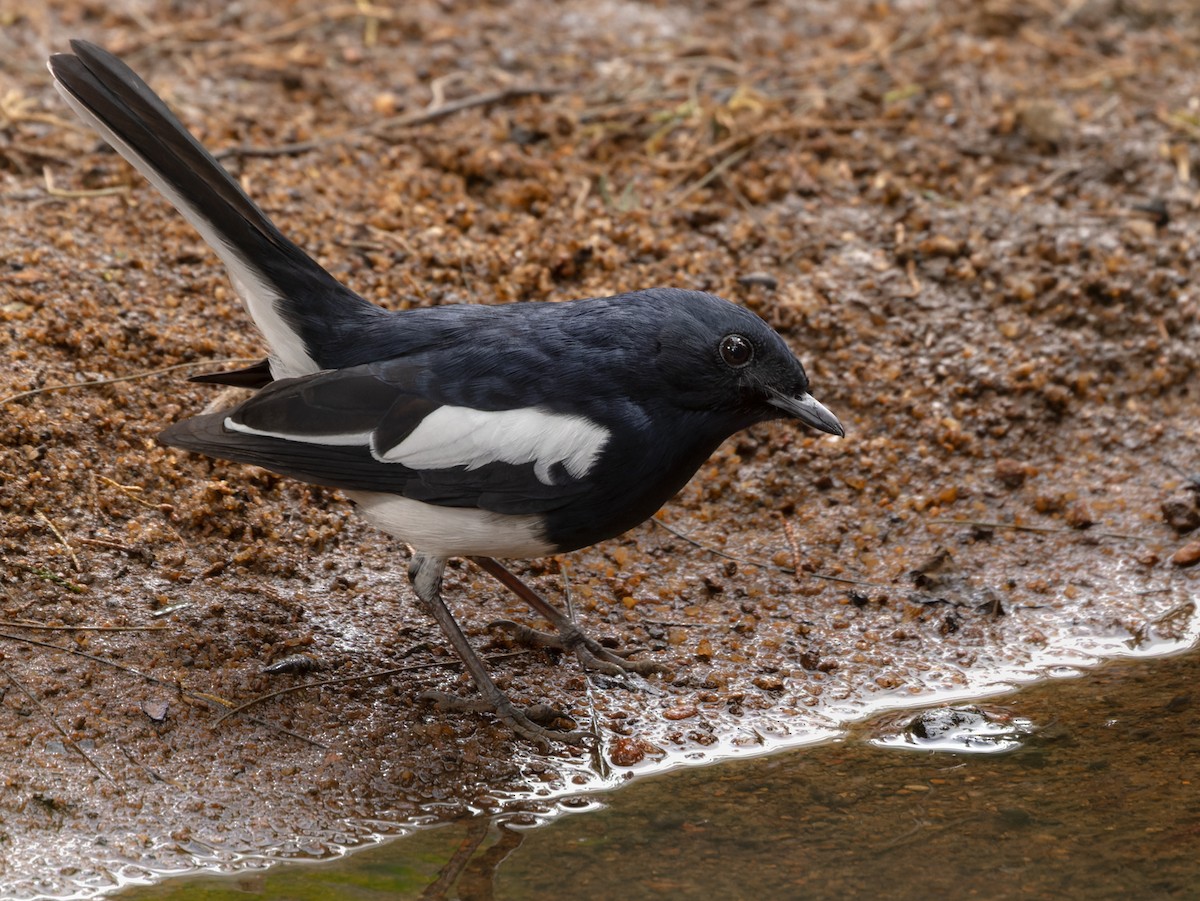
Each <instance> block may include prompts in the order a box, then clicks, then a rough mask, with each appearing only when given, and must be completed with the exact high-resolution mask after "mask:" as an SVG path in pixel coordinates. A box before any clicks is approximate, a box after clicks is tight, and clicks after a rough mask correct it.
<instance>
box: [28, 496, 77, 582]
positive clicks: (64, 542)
mask: <svg viewBox="0 0 1200 901" xmlns="http://www.w3.org/2000/svg"><path fill="white" fill-rule="evenodd" d="M37 515H38V519H40V520H41V521H42V522H44V523H45V524H46V526H47V527H48V528H49V529H50V531H51V532H53V533H54V537H55V538H57V539H58V540H59V543H60V544H62V546H63V547H65V548H66V549H67V553H68V554H70V556H71V562H72V563H73V564H74V565H75V572H82V571H83V567H82V566H80V565H79V558H78V557H76V556H75V549H74V548H73V547H71V545H70V543H69V542H68V541H67V539H66V538H64V537H63V533H62V532H60V531H58V526H56V525H55V524H54V523H52V522H51V521H50V517H49V516H47V515H46V514H45V513H43V512H42V511H41V510H38V511H37Z"/></svg>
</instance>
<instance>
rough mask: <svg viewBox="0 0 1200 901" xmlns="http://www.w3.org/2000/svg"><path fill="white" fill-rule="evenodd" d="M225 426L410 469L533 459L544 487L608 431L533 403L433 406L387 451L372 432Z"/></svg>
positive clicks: (586, 459)
mask: <svg viewBox="0 0 1200 901" xmlns="http://www.w3.org/2000/svg"><path fill="white" fill-rule="evenodd" d="M225 428H227V429H229V431H231V432H241V433H242V434H243V435H258V436H261V437H263V438H278V439H280V440H281V441H297V442H300V443H301V444H317V445H321V444H323V445H326V446H328V447H366V448H369V449H370V451H371V456H373V457H374V458H375V459H376V460H378V461H379V462H380V463H399V464H401V465H402V466H407V467H409V468H410V469H450V468H451V467H454V466H464V467H466V468H467V469H468V470H471V469H479V468H480V467H481V466H486V465H487V464H489V463H511V464H512V465H514V466H520V465H521V464H522V463H532V464H533V473H534V475H536V476H537V478H538V481H539V482H541V483H542V484H543V485H553V484H554V475H553V473H552V472H551V471H550V469H551V467H552V466H554V464H555V463H561V464H562V465H563V466H564V467H565V468H566V470H567V472H568V473H569V474H570V475H571V477H572V478H576V479H582V478H583V477H584V476H585V475H587V474H588V472H589V471H590V470H591V468H592V466H593V464H595V462H596V459H597V458H598V457H599V456H600V452H601V451H602V450H604V445H605V444H606V443H607V442H608V437H609V431H608V429H606V428H605V427H604V426H602V425H597V424H596V423H594V422H592V421H591V420H590V419H588V418H587V417H585V416H571V415H568V414H565V413H550V412H547V411H546V410H539V409H537V408H536V407H525V408H523V409H520V410H495V411H489V410H475V409H473V408H471V407H454V406H445V407H438V408H437V409H436V410H434V411H433V412H432V413H430V414H429V415H428V416H426V417H425V418H424V419H422V420H421V422H420V424H418V425H417V427H416V428H415V429H413V430H412V432H410V433H409V435H408V437H407V438H405V439H404V440H403V441H401V442H400V443H399V444H397V445H396V446H395V447H392V448H390V449H387V450H383V451H381V450H380V449H379V448H378V447H376V446H375V442H374V441H373V433H372V432H370V431H367V432H343V433H340V434H324V435H319V434H303V433H292V432H276V431H270V430H268V429H256V428H254V427H253V426H249V425H246V423H244V422H237V421H236V420H235V419H234V418H233V417H232V416H226V417H225Z"/></svg>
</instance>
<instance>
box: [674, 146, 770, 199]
mask: <svg viewBox="0 0 1200 901" xmlns="http://www.w3.org/2000/svg"><path fill="white" fill-rule="evenodd" d="M757 146H758V141H757V140H755V141H751V142H750V143H749V144H748V145H746V146H745V147H743V148H742V149H741V150H735V151H734V152H733V153H731V154H729V156H727V157H725V158H724V159H722V160H721V161H720V162H719V163H717V164H716V165H715V166H713V167H712V168H711V169H709V170H708V172H706V173H705V174H704V176H703V177H701V178H698V179H697V180H696V181H694V182H692V183H691V184H690V185H688V187H687V188H685V189H683V190H681V191H679V192H677V193H676V194H674V195H673V196H672V197H669V198H668V199H667V202H666V203H665V204H664V205H663V209H668V210H669V209H673V208H674V207H676V206H678V205H679V204H681V203H683V201H685V200H686V199H687V198H689V197H691V196H692V195H693V194H695V193H696V192H697V191H699V190H700V189H701V188H703V187H704V186H705V185H707V184H708V183H709V182H710V181H712V180H713V179H715V178H717V177H719V176H720V175H721V173H723V172H724V171H725V170H726V169H729V168H730V167H732V166H735V165H737V164H738V163H740V162H741V161H742V160H743V159H745V158H746V157H747V156H749V154H750V152H751V151H752V150H754V148H755V147H757Z"/></svg>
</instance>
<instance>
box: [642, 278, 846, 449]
mask: <svg viewBox="0 0 1200 901" xmlns="http://www.w3.org/2000/svg"><path fill="white" fill-rule="evenodd" d="M669 294H670V295H671V296H670V297H669V302H670V307H671V313H670V315H668V316H666V317H665V318H663V319H662V320H660V323H661V325H660V328H659V330H658V333H657V335H656V339H655V340H656V346H655V350H656V359H657V366H658V370H659V373H660V375H661V376H662V377H663V378H664V379H665V380H666V381H667V382H668V383H669V384H670V385H671V386H672V388H673V389H674V390H673V392H672V396H673V398H674V400H675V401H676V402H677V403H679V404H682V405H683V406H686V407H688V408H690V409H695V410H711V411H714V412H721V413H727V414H729V415H731V416H733V417H735V418H736V419H738V420H739V425H738V427H739V428H740V427H741V426H742V425H750V424H752V423H754V422H762V421H764V420H768V419H779V418H784V417H788V418H793V419H798V420H800V422H802V423H804V424H805V425H807V426H811V427H812V428H814V429H817V430H819V431H822V432H828V433H829V434H831V435H838V436H839V437H840V436H843V435H845V430H844V429H843V428H842V424H841V423H840V422H838V419H837V417H836V416H834V415H833V414H832V413H831V412H830V411H829V410H828V409H826V408H825V406H824V405H823V404H821V403H820V402H819V401H817V399H816V398H814V397H813V396H812V395H811V394H810V393H809V385H808V376H807V374H806V373H805V372H804V366H803V365H802V364H801V363H800V361H799V360H798V359H796V356H795V354H793V353H792V351H791V349H790V348H789V347H788V346H787V344H786V343H784V340H783V339H782V338H781V337H780V336H779V333H778V332H776V331H775V330H774V329H772V328H771V327H770V326H769V325H767V323H766V322H764V321H763V320H762V319H761V318H760V317H758V316H756V315H754V314H753V313H751V312H750V311H749V310H746V309H744V308H742V307H739V306H737V305H736V304H733V303H730V302H729V301H726V300H722V299H721V298H719V297H714V296H713V295H711V294H703V293H700V292H695V291H671V292H669ZM664 300H668V298H667V297H664Z"/></svg>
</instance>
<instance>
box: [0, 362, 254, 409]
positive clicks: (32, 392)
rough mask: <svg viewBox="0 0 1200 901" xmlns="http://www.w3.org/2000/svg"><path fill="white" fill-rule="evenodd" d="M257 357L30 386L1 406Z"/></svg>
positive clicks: (177, 365)
mask: <svg viewBox="0 0 1200 901" xmlns="http://www.w3.org/2000/svg"><path fill="white" fill-rule="evenodd" d="M257 362H258V360H257V359H251V358H247V359H234V360H193V361H192V362H190V363H176V364H175V365H174V366H164V367H162V368H161V369H148V370H146V371H144V372H133V373H130V374H129V375H118V376H114V377H113V378H110V379H93V380H91V381H87V382H72V383H70V384H67V385H46V386H45V387H43V388H30V389H29V390H28V391H18V392H17V393H16V394H9V395H7V396H5V397H0V407H2V406H4V405H5V404H8V403H11V402H12V401H14V400H21V398H24V397H37V396H38V395H39V394H48V393H49V392H51V391H71V390H73V389H75V388H96V387H99V386H100V385H115V384H117V383H118V382H134V381H137V380H138V379H146V378H150V377H151V376H155V375H162V374H163V373H166V372H177V371H178V370H180V369H195V368H196V367H197V366H241V365H246V364H249V363H257Z"/></svg>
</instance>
